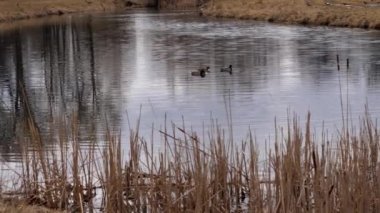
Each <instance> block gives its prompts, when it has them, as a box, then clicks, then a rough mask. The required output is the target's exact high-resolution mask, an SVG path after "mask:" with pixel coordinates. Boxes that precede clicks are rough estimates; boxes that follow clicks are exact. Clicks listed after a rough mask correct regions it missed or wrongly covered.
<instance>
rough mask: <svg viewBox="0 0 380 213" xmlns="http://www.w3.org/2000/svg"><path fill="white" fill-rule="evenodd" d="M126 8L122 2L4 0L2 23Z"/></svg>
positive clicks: (1, 5) (103, 0)
mask: <svg viewBox="0 0 380 213" xmlns="http://www.w3.org/2000/svg"><path fill="white" fill-rule="evenodd" d="M124 6H125V5H124V3H123V1H122V0H18V1H10V0H2V1H0V22H4V21H12V20H18V19H26V18H33V17H42V16H47V15H62V14H65V13H73V12H86V11H110V10H116V9H120V8H123V7H124Z"/></svg>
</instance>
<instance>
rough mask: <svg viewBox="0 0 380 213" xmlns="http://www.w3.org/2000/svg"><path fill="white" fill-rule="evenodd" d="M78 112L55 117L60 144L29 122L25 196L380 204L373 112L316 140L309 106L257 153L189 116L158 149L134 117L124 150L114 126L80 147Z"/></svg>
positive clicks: (115, 205) (34, 201) (175, 207)
mask: <svg viewBox="0 0 380 213" xmlns="http://www.w3.org/2000/svg"><path fill="white" fill-rule="evenodd" d="M75 121H76V118H75V116H73V119H72V121H65V120H60V121H58V122H56V125H55V126H54V127H53V129H54V131H56V132H57V134H58V139H59V146H58V150H57V151H54V152H52V151H50V152H49V151H44V150H45V149H44V148H43V146H44V143H45V141H44V139H42V138H41V137H40V136H39V133H38V128H36V127H35V126H34V124H33V122H28V123H27V129H29V140H27V141H23V143H24V144H27V146H26V147H25V150H26V151H25V152H24V161H23V167H22V174H21V179H22V185H21V187H20V188H19V189H18V192H21V195H20V194H19V195H18V197H21V198H23V200H24V201H25V202H26V203H28V204H31V205H43V206H46V207H49V208H53V209H66V210H70V211H79V212H84V211H88V210H91V209H92V210H94V209H96V210H102V211H105V212H144V211H147V210H148V211H152V212H241V211H250V212H289V211H290V212H294V211H296V212H309V211H314V212H337V211H338V212H379V211H380V199H379V198H380V188H379V187H378V185H379V183H380V176H379V174H380V168H379V163H378V162H379V155H378V153H379V145H380V141H379V135H378V129H377V127H376V126H375V125H374V124H373V123H372V121H371V119H370V117H369V115H368V114H367V115H366V117H365V119H363V120H362V123H361V127H360V128H359V129H358V130H357V131H355V130H351V129H348V128H343V129H342V130H341V132H340V134H338V135H337V136H333V137H327V135H326V134H325V133H322V135H321V137H320V138H321V139H320V141H318V142H317V141H314V137H313V135H314V133H313V132H312V128H311V123H310V114H309V115H308V116H307V118H306V120H305V126H304V127H301V126H300V125H299V122H300V120H299V119H298V118H296V117H295V118H294V119H293V120H289V124H288V126H287V127H286V128H284V129H282V128H278V127H277V128H276V129H277V131H276V139H275V141H273V144H272V145H273V146H268V147H271V149H270V148H267V149H265V150H260V151H261V152H262V154H261V155H259V150H258V149H257V147H256V146H255V141H254V139H253V137H252V136H251V135H250V137H248V138H247V140H245V141H242V142H236V141H235V142H233V141H230V140H229V139H228V137H227V135H226V133H225V132H224V131H223V130H222V129H220V128H219V127H218V126H216V125H214V126H212V127H211V129H210V131H209V134H208V138H207V139H206V140H201V139H200V138H199V137H198V135H197V134H196V133H193V132H191V131H189V130H187V129H186V127H185V126H184V125H182V126H181V127H180V126H176V125H174V124H173V125H172V126H170V127H165V128H164V129H163V130H162V131H160V134H161V136H162V144H161V146H160V150H156V149H155V148H154V147H156V145H157V142H156V143H155V146H153V141H152V142H148V141H146V140H145V139H144V138H143V137H142V136H140V135H139V131H138V129H139V128H138V126H139V125H138V124H137V126H136V128H135V130H131V134H130V138H129V149H128V153H124V150H122V149H121V141H120V137H119V136H118V135H113V134H111V131H108V135H107V136H106V138H105V140H106V142H107V145H106V146H105V147H104V148H100V147H98V146H97V145H95V141H94V145H93V146H90V147H86V148H82V147H81V146H80V144H79V141H78V134H79V133H78V127H77V125H76V122H75ZM25 142H28V143H25ZM368 189H371V190H368ZM96 198H98V199H96Z"/></svg>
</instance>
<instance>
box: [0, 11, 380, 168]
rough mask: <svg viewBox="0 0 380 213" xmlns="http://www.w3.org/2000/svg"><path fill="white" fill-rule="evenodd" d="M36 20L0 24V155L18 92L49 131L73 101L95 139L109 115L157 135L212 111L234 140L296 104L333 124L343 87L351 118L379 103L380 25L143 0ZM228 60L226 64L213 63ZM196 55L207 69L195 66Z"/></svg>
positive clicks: (288, 113)
mask: <svg viewBox="0 0 380 213" xmlns="http://www.w3.org/2000/svg"><path fill="white" fill-rule="evenodd" d="M43 20H44V19H39V20H38V22H41V23H39V24H36V25H33V26H32V27H27V28H15V29H12V30H1V31H0V46H1V51H0V94H1V96H0V116H1V119H0V128H1V129H0V132H1V134H0V140H1V144H0V147H1V149H0V150H1V156H2V158H3V159H5V160H6V161H13V160H15V159H17V158H18V157H19V156H20V149H19V148H18V147H19V144H17V142H15V140H14V139H13V136H15V135H17V134H18V131H17V128H18V122H19V121H20V120H21V117H22V115H23V114H25V113H23V112H24V111H25V109H24V108H23V107H22V106H23V105H22V102H24V103H25V102H26V103H28V106H29V109H30V111H31V112H32V115H33V117H34V118H35V120H36V123H37V124H38V126H39V128H40V129H41V131H42V132H43V133H45V134H48V132H49V126H50V123H49V122H48V121H50V120H51V119H52V117H54V116H57V115H66V116H67V115H70V114H72V112H77V113H78V124H79V128H80V131H81V132H83V134H82V135H86V133H95V135H97V136H98V138H99V140H102V139H101V138H102V137H103V133H104V131H105V129H106V126H107V125H109V126H110V127H111V128H112V129H115V130H120V132H121V136H122V142H123V143H124V144H125V143H127V142H128V134H129V129H130V128H132V127H133V126H134V125H135V123H136V121H137V120H138V119H139V118H140V119H141V124H140V130H141V133H142V135H144V137H146V138H147V139H149V138H150V134H151V131H152V124H153V123H154V131H155V132H156V133H157V134H158V135H159V133H158V130H159V129H160V128H163V126H164V124H165V117H166V120H167V124H168V127H171V123H170V122H174V123H176V124H177V125H178V126H182V122H183V121H182V119H183V118H184V120H185V121H184V122H185V124H186V127H187V128H190V127H192V128H193V130H197V131H198V132H199V133H202V132H203V130H205V131H207V129H208V128H209V126H210V123H211V119H217V120H218V123H219V124H220V125H221V126H222V127H228V126H229V124H231V126H232V127H233V138H234V140H235V141H237V142H238V141H240V140H241V139H242V138H245V137H246V134H247V132H248V129H251V130H252V131H253V133H255V135H257V138H258V143H264V139H265V138H268V137H269V136H272V137H273V134H274V119H275V117H276V118H277V121H278V123H279V124H280V125H286V120H287V118H288V117H292V115H293V113H294V112H295V113H297V114H298V115H299V116H300V119H301V120H304V117H306V114H307V112H308V111H310V112H311V113H312V124H313V125H314V127H315V128H316V129H317V130H320V128H321V126H322V125H324V126H325V127H326V128H328V129H329V131H330V132H331V131H336V128H337V127H340V126H341V120H342V108H341V95H342V98H343V102H344V103H343V106H344V109H343V111H344V113H346V111H347V106H348V114H349V116H350V117H352V123H353V124H354V125H355V123H356V122H357V118H358V117H359V116H362V115H363V113H364V105H365V104H366V103H368V105H369V111H370V113H371V115H372V117H374V118H376V117H378V116H379V115H380V103H379V100H378V96H379V93H380V51H379V49H380V32H379V31H368V30H361V29H344V28H328V27H304V26H288V25H273V24H270V23H263V22H254V21H241V20H231V19H213V18H205V17H199V16H197V14H196V13H194V12H157V11H150V10H148V11H147V10H137V11H129V12H126V13H116V14H95V15H67V16H62V17H61V18H58V20H57V21H54V22H53V23H52V22H46V23H44V21H43ZM30 21H31V22H33V20H30ZM15 25H17V22H15ZM336 55H339V58H340V71H338V70H337V61H336ZM346 59H349V68H347V66H346ZM230 64H231V65H232V66H233V73H232V75H230V74H228V73H221V72H220V68H221V67H225V66H228V65H230ZM200 66H210V67H211V69H210V70H211V73H209V74H207V75H206V77H205V78H200V77H196V76H191V74H190V73H191V72H192V71H195V70H197V69H198V68H199V67H200ZM21 88H22V89H21ZM22 90H25V94H24V95H21V94H20V91H22ZM347 97H348V99H349V104H348V105H347V104H346V101H347V100H346V99H347ZM140 112H141V114H140ZM229 113H231V115H229ZM229 116H230V117H231V118H232V119H231V122H229V121H228V120H229ZM350 122H351V121H350ZM91 140H92V139H90V138H88V137H83V138H81V143H82V144H83V145H86V144H87V143H88V142H89V141H91ZM51 143H52V144H51V145H52V146H50V147H54V141H52V142H51Z"/></svg>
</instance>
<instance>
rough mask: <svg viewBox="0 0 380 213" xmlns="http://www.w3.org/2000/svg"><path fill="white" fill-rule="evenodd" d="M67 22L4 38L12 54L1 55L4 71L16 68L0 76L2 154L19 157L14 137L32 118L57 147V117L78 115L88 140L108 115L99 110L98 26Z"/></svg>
mask: <svg viewBox="0 0 380 213" xmlns="http://www.w3.org/2000/svg"><path fill="white" fill-rule="evenodd" d="M63 21H66V22H61V23H55V24H54V25H45V26H43V27H41V28H37V29H33V30H26V31H23V30H17V31H14V32H7V36H2V37H1V39H3V40H4V43H5V44H7V45H8V49H9V50H10V51H1V52H0V68H1V67H4V70H5V71H7V70H6V69H7V68H8V67H13V70H8V73H7V72H3V73H5V74H6V75H5V77H4V76H0V88H1V90H2V91H3V90H4V93H5V94H6V95H4V96H3V95H2V96H1V97H0V116H1V119H0V131H1V132H0V143H1V144H0V149H1V150H0V152H1V153H2V154H1V155H3V156H8V155H10V153H13V154H14V153H20V149H19V148H17V149H16V148H15V147H16V146H17V145H16V144H15V141H17V139H15V138H14V137H15V136H16V132H17V135H19V133H20V131H21V130H22V128H21V127H22V124H23V122H24V121H25V120H27V119H31V120H32V121H33V123H34V124H35V126H36V127H37V126H38V129H40V131H41V134H42V135H43V136H44V137H49V138H46V140H44V141H45V142H47V143H51V145H52V144H54V141H56V140H57V139H56V138H54V136H53V135H49V134H48V133H49V132H50V131H51V130H50V129H49V128H50V127H51V123H50V122H51V121H53V119H54V118H53V116H62V115H70V114H72V113H73V112H76V114H77V115H78V117H77V118H78V120H77V121H76V123H77V124H78V125H79V130H80V132H79V133H78V134H79V135H86V136H89V135H90V134H84V133H90V132H91V133H94V134H97V129H98V128H99V126H98V125H99V124H97V123H96V122H95V121H96V120H97V118H99V117H101V116H105V115H106V112H107V111H108V110H106V109H105V108H104V109H103V108H101V107H96V105H97V101H96V100H97V97H98V96H99V95H98V92H97V91H98V88H97V86H98V83H97V81H98V79H97V74H96V57H95V52H94V51H95V50H94V46H95V43H94V35H93V29H92V28H93V22H92V20H91V19H83V20H81V21H79V22H78V21H75V22H73V21H67V20H65V19H63ZM8 35H9V36H8ZM3 47H6V46H3ZM36 53H37V54H36ZM36 59H37V60H36ZM1 69H2V68H1ZM3 79H5V80H3ZM101 98H102V97H101ZM8 99H9V100H8ZM103 99H104V98H103ZM3 102H4V103H3ZM117 114H118V113H117ZM110 119H112V118H110ZM82 132H83V133H82ZM80 140H83V141H89V140H90V139H89V138H80ZM47 145H49V144H47ZM6 160H7V159H6Z"/></svg>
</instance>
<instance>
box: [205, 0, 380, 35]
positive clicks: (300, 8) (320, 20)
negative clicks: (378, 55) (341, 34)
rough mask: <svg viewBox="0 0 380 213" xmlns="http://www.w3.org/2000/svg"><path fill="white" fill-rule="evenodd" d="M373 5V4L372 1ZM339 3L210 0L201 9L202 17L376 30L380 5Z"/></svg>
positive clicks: (304, 0)
mask: <svg viewBox="0 0 380 213" xmlns="http://www.w3.org/2000/svg"><path fill="white" fill-rule="evenodd" d="M374 1H377V0H374ZM348 2H350V3H344V2H343V1H342V2H340V0H336V1H334V3H326V1H322V0H314V1H313V0H312V1H307V0H293V1H292V3H289V4H288V3H287V2H286V1H285V0H267V1H262V0H250V1H249V0H235V1H230V0H211V1H210V2H208V3H207V4H206V5H204V7H203V8H202V9H201V13H202V14H203V15H205V16H211V17H223V18H237V19H251V20H258V21H268V22H274V23H288V24H299V25H310V26H333V27H350V28H364V29H380V1H379V2H375V3H371V4H368V3H363V2H365V1H358V0H351V1H350V0H348Z"/></svg>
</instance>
